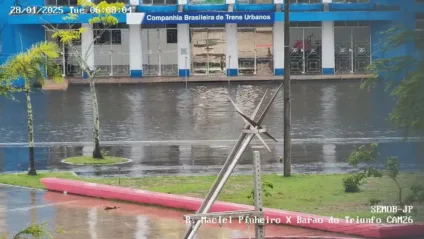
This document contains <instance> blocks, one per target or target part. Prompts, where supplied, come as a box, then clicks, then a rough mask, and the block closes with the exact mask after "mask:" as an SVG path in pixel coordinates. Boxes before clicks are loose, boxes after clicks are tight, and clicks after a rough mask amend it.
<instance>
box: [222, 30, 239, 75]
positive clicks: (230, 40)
mask: <svg viewBox="0 0 424 239" xmlns="http://www.w3.org/2000/svg"><path fill="white" fill-rule="evenodd" d="M225 36H226V44H227V51H226V59H227V69H238V50H237V49H238V47H237V24H235V23H229V24H225ZM230 57H231V59H230Z"/></svg>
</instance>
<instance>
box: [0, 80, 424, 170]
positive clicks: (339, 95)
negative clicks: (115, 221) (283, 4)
mask: <svg viewBox="0 0 424 239" xmlns="http://www.w3.org/2000/svg"><path fill="white" fill-rule="evenodd" d="M359 84H360V82H359V81H348V82H334V81H333V82H322V81H320V82H300V83H299V82H294V84H293V87H292V90H293V92H292V95H293V105H292V111H293V112H292V123H293V126H292V129H293V149H292V157H293V159H292V161H293V171H294V172H295V173H337V172H347V171H349V170H351V168H350V167H348V165H347V163H346V160H347V157H348V155H349V154H350V153H351V151H352V150H353V149H355V147H357V146H359V145H361V144H365V143H374V142H377V143H380V147H381V154H382V156H381V158H383V157H384V156H392V155H393V156H399V158H400V161H401V166H402V169H403V170H422V169H423V168H424V157H423V156H424V144H423V143H422V139H420V138H414V137H412V138H410V139H409V141H408V142H404V141H403V140H404V138H403V132H400V131H395V130H393V129H392V128H391V127H390V125H389V124H388V123H387V122H386V120H385V119H386V117H387V115H388V113H389V112H390V110H391V105H392V101H391V100H390V98H389V97H388V96H387V95H385V94H384V93H383V92H382V91H381V90H376V91H374V92H367V91H361V90H360V89H359ZM277 87H278V83H276V82H261V83H246V84H243V83H237V84H234V83H233V84H231V85H230V88H228V85H227V84H224V83H205V84H200V83H196V84H195V83H190V84H189V87H188V89H185V86H184V84H153V85H131V86H119V85H99V86H98V98H99V106H100V115H101V138H102V140H103V141H102V143H103V146H105V147H104V148H105V149H106V151H108V154H109V155H113V156H122V157H126V158H130V159H132V160H133V162H132V163H129V164H125V165H120V166H119V167H81V166H78V167H76V166H69V165H65V164H62V163H60V161H61V160H62V159H63V158H66V157H70V156H78V155H90V154H91V151H92V147H91V145H92V144H91V124H92V116H91V100H90V93H89V88H88V87H86V86H71V87H70V88H69V89H68V91H66V92H44V93H43V92H36V93H34V94H33V105H34V122H35V140H36V146H37V148H36V161H37V162H36V163H37V168H38V169H40V170H57V169H61V170H73V171H75V172H77V173H78V174H80V175H82V176H115V175H128V176H142V175H161V174H178V175H186V174H189V175H193V174H215V173H216V172H218V170H219V169H220V167H221V166H222V164H223V162H224V161H225V159H226V157H227V155H228V153H229V152H230V151H231V148H232V147H233V145H234V144H235V140H236V139H237V138H238V136H239V134H240V131H241V128H242V127H243V124H244V123H243V121H242V120H241V118H240V116H239V115H238V114H237V113H236V112H235V110H234V108H233V106H232V105H231V103H230V102H229V101H228V99H227V97H228V95H230V96H231V97H232V98H233V99H234V101H235V102H236V103H237V104H238V105H239V107H240V108H241V110H242V111H244V112H246V113H247V114H250V113H251V112H252V111H253V110H254V108H255V106H256V104H257V103H258V102H259V100H260V98H261V97H262V95H263V94H264V93H265V91H266V90H268V91H269V92H268V93H269V95H268V96H271V94H270V93H272V92H275V90H276V88H277ZM268 98H269V97H268ZM17 100H18V101H15V102H13V101H7V100H5V99H0V116H1V117H0V172H13V171H22V170H26V169H27V168H28V151H27V149H26V148H25V147H24V146H25V141H26V126H25V125H26V115H25V112H26V111H25V105H24V104H23V102H24V99H23V98H22V95H17ZM264 124H265V125H267V126H268V129H269V131H270V133H271V134H272V135H273V136H274V137H276V138H277V139H279V142H278V143H276V144H275V143H273V142H269V144H270V147H271V149H272V152H267V151H263V152H262V153H261V158H262V161H263V167H264V170H265V171H267V172H281V171H282V165H281V164H280V163H279V161H280V157H282V156H283V150H282V148H283V145H282V142H283V141H282V138H283V129H282V128H283V127H282V126H283V96H282V93H280V94H279V95H278V97H277V99H276V101H275V103H274V105H273V106H272V107H271V110H270V111H269V113H268V114H267V117H266V119H265V122H264ZM412 136H414V135H413V134H412ZM257 143H258V142H257V141H254V144H257ZM251 159H252V150H251V149H248V150H247V151H246V152H245V154H244V155H243V156H242V158H241V160H240V165H239V166H238V167H237V171H236V173H245V172H247V171H250V168H251V167H250V165H251Z"/></svg>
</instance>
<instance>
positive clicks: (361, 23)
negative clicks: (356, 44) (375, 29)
mask: <svg viewBox="0 0 424 239" xmlns="http://www.w3.org/2000/svg"><path fill="white" fill-rule="evenodd" d="M369 25H370V22H368V21H337V22H334V26H336V27H362V26H369Z"/></svg>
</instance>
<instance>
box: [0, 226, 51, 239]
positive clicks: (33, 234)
mask: <svg viewBox="0 0 424 239" xmlns="http://www.w3.org/2000/svg"><path fill="white" fill-rule="evenodd" d="M12 238H13V239H29V238H36V239H44V238H52V236H51V235H50V233H48V232H47V230H46V223H42V224H34V225H31V226H29V227H27V228H25V229H24V230H22V231H20V232H18V233H17V234H16V235H15V236H14V237H12ZM0 239H7V237H6V236H0Z"/></svg>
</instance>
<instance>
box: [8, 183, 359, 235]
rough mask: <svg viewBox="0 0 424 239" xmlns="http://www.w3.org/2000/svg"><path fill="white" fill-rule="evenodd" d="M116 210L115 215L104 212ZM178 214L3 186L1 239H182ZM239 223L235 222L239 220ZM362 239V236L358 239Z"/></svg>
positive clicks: (242, 231)
mask: <svg viewBox="0 0 424 239" xmlns="http://www.w3.org/2000/svg"><path fill="white" fill-rule="evenodd" d="M106 206H110V207H113V206H117V207H119V208H118V209H116V210H108V211H106V210H104V208H105V207H106ZM187 214H191V212H182V211H175V210H171V209H164V208H158V207H148V206H143V205H137V204H126V203H118V202H111V201H105V200H100V199H93V198H87V197H80V196H75V195H64V194H61V193H55V192H46V191H42V190H34V189H25V188H18V187H8V186H3V185H0V237H1V236H3V235H9V236H12V235H14V234H16V233H17V232H19V231H20V230H22V229H24V228H25V227H27V226H29V225H31V224H34V223H38V224H40V223H47V225H46V227H47V229H48V231H49V232H51V234H52V236H53V238H55V239H56V238H61V239H74V238H87V239H97V238H101V239H116V238H120V239H147V238H148V239H163V238H166V239H173V238H182V237H183V235H184V232H185V230H186V228H187V226H188V224H185V221H184V220H183V215H187ZM234 220H235V219H234ZM265 233H266V236H316V237H320V238H323V237H327V236H338V238H347V237H349V238H353V237H351V236H346V235H338V234H335V233H329V232H321V231H316V230H309V229H302V228H295V227H288V226H277V225H267V226H265ZM249 236H250V237H252V236H253V237H254V225H250V226H248V225H246V224H244V223H238V220H235V221H233V222H232V223H231V224H223V225H222V227H220V226H219V225H218V224H204V225H202V227H201V228H200V230H199V231H198V234H197V236H196V238H197V239H203V238H207V239H222V238H249ZM356 238H358V237H356Z"/></svg>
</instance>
